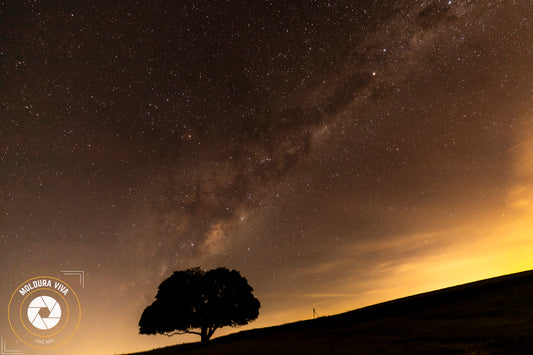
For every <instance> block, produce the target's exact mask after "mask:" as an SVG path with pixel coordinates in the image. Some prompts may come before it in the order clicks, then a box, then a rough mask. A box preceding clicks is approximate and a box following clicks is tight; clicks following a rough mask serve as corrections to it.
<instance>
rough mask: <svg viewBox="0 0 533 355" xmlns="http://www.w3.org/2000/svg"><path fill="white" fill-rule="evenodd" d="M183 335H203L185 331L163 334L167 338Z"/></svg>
mask: <svg viewBox="0 0 533 355" xmlns="http://www.w3.org/2000/svg"><path fill="white" fill-rule="evenodd" d="M183 334H196V335H202V334H201V333H199V332H193V331H192V330H183V331H179V330H176V331H175V332H174V333H169V334H167V333H163V335H166V336H167V337H169V338H170V337H173V336H174V335H183Z"/></svg>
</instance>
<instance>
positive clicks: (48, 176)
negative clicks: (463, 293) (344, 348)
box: [0, 0, 533, 355]
mask: <svg viewBox="0 0 533 355" xmlns="http://www.w3.org/2000/svg"><path fill="white" fill-rule="evenodd" d="M0 66H1V70H0V260H1V268H0V277H1V283H2V286H1V288H0V302H1V303H0V306H1V312H2V313H0V314H1V317H2V319H1V320H0V336H2V337H3V339H5V340H6V341H7V344H8V347H9V348H19V349H21V348H22V349H23V350H24V352H25V354H33V353H34V351H35V353H39V352H38V351H36V350H33V349H32V348H30V347H28V346H25V345H23V344H21V343H20V342H18V340H17V339H16V338H15V336H14V335H13V334H12V332H11V330H10V329H9V326H8V325H7V321H6V319H5V314H4V310H5V308H6V307H7V304H8V302H9V297H10V295H11V293H12V292H13V291H14V290H15V288H16V287H17V286H18V285H19V284H20V283H21V282H23V281H24V280H26V279H29V278H31V277H34V276H39V275H50V276H56V277H61V278H62V279H63V280H65V281H66V282H69V283H70V284H72V287H75V289H76V292H77V293H78V296H79V298H80V301H81V305H82V309H83V313H82V321H81V324H80V328H79V330H78V331H77V333H76V334H75V335H74V337H73V339H72V340H70V341H69V342H68V343H67V344H66V345H64V346H63V347H61V348H59V349H58V350H56V351H54V355H56V354H58V355H67V354H68V355H72V354H76V353H77V354H91V355H92V354H106V353H107V354H112V353H118V352H128V351H140V350H144V349H151V348H153V347H159V346H165V345H169V344H175V343H181V342H183V341H197V340H198V339H196V338H197V337H173V338H170V339H169V338H167V337H165V336H141V335H138V320H139V318H140V315H141V313H142V310H143V309H144V308H145V307H146V306H148V305H149V304H150V303H151V302H152V301H153V299H154V297H155V294H156V291H157V286H158V285H159V283H160V282H161V281H162V280H164V279H165V278H166V277H168V276H170V274H171V273H172V271H174V270H180V269H185V268H188V267H193V266H201V267H202V268H212V267H217V266H226V267H228V268H235V269H237V270H239V271H240V272H241V273H242V274H243V275H244V276H245V277H246V278H247V279H248V281H249V282H250V284H251V285H252V286H253V287H254V294H255V296H256V297H257V298H258V299H259V300H260V301H261V304H262V307H261V309H260V316H259V319H258V320H257V321H255V322H254V323H252V324H251V327H260V326H267V325H275V324H281V323H285V322H290V321H296V320H300V319H307V318H311V317H312V314H313V313H312V310H313V308H315V309H316V311H317V313H318V315H328V314H330V315H331V314H335V313H338V312H342V311H347V310H350V309H354V308H357V307H361V306H365V305H369V304H373V303H377V302H381V301H386V300H390V299H393V298H397V297H401V296H406V295H411V294H415V293H419V292H423V291H429V290H433V289H437V288H442V287H446V286H450V285H456V284H459V283H464V282H469V281H474V280H478V279H482V278H487V277H492V276H498V275H502V274H506V273H511V272H518V271H522V270H528V269H532V268H533V258H532V257H531V255H533V2H532V1H530V0H514V1H511V0H509V1H503V0H502V1H496V0H493V1H488V0H480V1H477V0H476V1H470V0H451V1H432V0H430V1H419V0H405V1H370V0H366V1H365V0H360V1H351V2H346V1H335V2H333V1H332V2H327V1H259V0H258V1H103V0H96V1H90V2H83V1H22V0H20V1H0ZM62 270H84V271H85V288H81V286H80V285H79V282H78V279H77V278H76V277H72V276H63V275H62V273H61V271H62ZM231 330H232V329H231V328H228V329H223V330H222V331H218V332H217V333H216V334H215V336H216V335H220V334H224V333H225V332H228V331H231Z"/></svg>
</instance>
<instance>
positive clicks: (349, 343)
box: [131, 270, 533, 355]
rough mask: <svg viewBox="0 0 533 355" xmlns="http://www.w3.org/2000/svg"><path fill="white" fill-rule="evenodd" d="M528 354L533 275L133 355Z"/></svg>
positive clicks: (532, 342) (532, 335) (532, 339)
mask: <svg viewBox="0 0 533 355" xmlns="http://www.w3.org/2000/svg"><path fill="white" fill-rule="evenodd" d="M450 352H453V353H494V352H505V353H533V270H532V271H526V272H522V273H517V274H512V275H506V276H501V277H497V278H492V279H487V280H482V281H477V282H473V283H468V284H464V285H460V286H455V287H450V288H445V289H442V290H438V291H433V292H428V293H423V294H419V295H415V296H410V297H406V298H401V299H397V300H394V301H389V302H385V303H380V304H377V305H373V306H369V307H365V308H361V309H357V310H353V311H349V312H346V313H342V314H338V315H335V316H330V317H323V318H318V319H314V320H307V321H301V322H296V323H290V324H284V325H280V326H275V327H268V328H262V329H253V330H248V331H242V332H239V333H235V334H231V335H227V336H223V337H220V338H217V339H214V340H212V341H211V343H210V344H209V345H207V346H205V347H202V346H200V344H183V345H176V346H170V347H166V348H161V349H155V350H151V351H146V352H140V353H135V354H131V355H171V354H187V355H199V354H206V355H207V354H217V355H218V354H324V353H331V354H354V353H363V354H389V353H391V354H392V353H394V354H398V353H431V354H438V353H450Z"/></svg>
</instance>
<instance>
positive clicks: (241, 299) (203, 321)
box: [139, 267, 260, 343]
mask: <svg viewBox="0 0 533 355" xmlns="http://www.w3.org/2000/svg"><path fill="white" fill-rule="evenodd" d="M252 291H253V289H252V287H251V286H250V285H249V284H248V281H247V280H246V278H244V277H243V276H241V274H240V273H239V272H238V271H235V270H231V271H230V270H228V269H226V268H222V267H221V268H217V269H213V270H209V271H203V270H201V269H200V268H192V269H188V270H185V271H176V272H174V274H172V276H170V277H169V278H168V279H166V280H165V281H163V282H162V283H161V284H160V285H159V289H158V292H157V295H156V296H155V298H156V299H155V301H154V302H153V303H152V304H151V305H150V306H148V307H146V309H145V310H144V312H143V314H142V316H141V319H140V320H139V333H140V334H156V333H159V334H164V335H167V336H173V335H176V334H185V333H191V334H198V335H200V336H201V341H202V343H206V342H207V341H209V339H210V338H211V336H212V335H213V333H214V332H215V330H217V329H218V328H220V327H224V326H230V327H235V326H238V325H245V324H248V323H249V322H250V321H253V320H254V319H256V318H257V317H258V315H259V307H260V303H259V301H258V300H257V298H255V297H254V295H253V293H252ZM194 329H197V330H194Z"/></svg>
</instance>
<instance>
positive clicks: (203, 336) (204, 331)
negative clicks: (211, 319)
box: [200, 327, 209, 344]
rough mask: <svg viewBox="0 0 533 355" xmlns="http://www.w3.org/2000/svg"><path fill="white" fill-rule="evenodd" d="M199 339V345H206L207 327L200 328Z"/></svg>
mask: <svg viewBox="0 0 533 355" xmlns="http://www.w3.org/2000/svg"><path fill="white" fill-rule="evenodd" d="M200 337H201V343H202V344H207V342H208V341H209V336H208V334H207V327H202V330H201V333H200Z"/></svg>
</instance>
